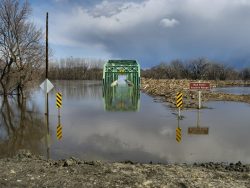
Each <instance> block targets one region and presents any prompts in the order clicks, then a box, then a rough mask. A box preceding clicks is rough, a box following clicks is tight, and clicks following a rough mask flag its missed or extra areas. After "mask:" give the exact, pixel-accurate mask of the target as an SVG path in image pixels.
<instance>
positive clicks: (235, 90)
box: [212, 87, 250, 95]
mask: <svg viewBox="0 0 250 188" xmlns="http://www.w3.org/2000/svg"><path fill="white" fill-rule="evenodd" d="M212 91H214V92H220V93H229V94H234V95H250V87H222V88H214V89H213V90H212Z"/></svg>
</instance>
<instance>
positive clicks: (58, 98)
mask: <svg viewBox="0 0 250 188" xmlns="http://www.w3.org/2000/svg"><path fill="white" fill-rule="evenodd" d="M56 107H57V109H58V125H57V127H56V137H57V139H58V140H61V139H62V125H61V115H60V108H61V107H62V94H61V93H59V92H58V93H56Z"/></svg>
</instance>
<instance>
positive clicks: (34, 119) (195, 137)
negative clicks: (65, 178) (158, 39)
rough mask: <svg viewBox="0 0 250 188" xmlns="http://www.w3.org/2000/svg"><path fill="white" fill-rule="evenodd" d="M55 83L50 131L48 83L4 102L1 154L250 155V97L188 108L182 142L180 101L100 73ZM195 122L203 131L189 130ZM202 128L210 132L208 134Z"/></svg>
mask: <svg viewBox="0 0 250 188" xmlns="http://www.w3.org/2000/svg"><path fill="white" fill-rule="evenodd" d="M53 84H54V85H55V89H53V90H52V91H51V92H50V93H49V113H50V118H49V120H50V121H49V132H48V131H47V128H46V126H45V124H44V94H43V92H42V91H41V90H40V89H38V90H37V91H35V92H34V93H33V94H32V95H31V97H30V98H29V99H27V101H26V109H24V108H23V109H22V110H20V107H18V105H17V103H16V101H15V100H14V99H12V98H10V99H9V100H8V105H7V104H5V105H4V106H3V107H2V110H1V115H0V118H1V119H0V120H1V125H0V156H1V157H5V156H11V155H14V154H15V152H16V151H17V150H18V149H30V150H31V151H32V152H34V153H37V154H41V155H44V156H48V157H50V158H54V159H61V158H66V157H70V156H75V157H78V158H81V159H86V160H106V161H124V160H131V161H137V162H146V163H148V162H150V161H152V162H153V163H157V162H161V163H173V162H186V163H193V162H205V161H214V162H222V161H224V162H237V161H239V160H240V161H242V162H245V163H250V148H249V143H250V137H249V132H250V123H249V122H250V121H249V120H250V116H249V113H250V105H249V104H245V103H237V102H209V103H206V104H203V105H205V106H207V107H209V108H206V109H202V110H200V111H198V110H185V111H181V115H183V116H184V118H183V119H182V120H180V121H179V127H180V128H181V129H182V130H181V131H182V132H181V133H182V138H181V142H180V143H178V142H177V141H176V128H177V127H178V120H177V117H176V115H175V114H176V109H170V108H169V107H168V105H167V104H166V103H160V102H157V101H155V100H154V99H153V98H152V97H150V96H148V95H146V94H144V93H139V92H136V91H135V90H133V89H131V88H125V87H121V88H120V89H119V88H116V89H115V88H111V89H110V90H109V91H106V92H103V90H102V85H101V82H97V81H54V82H53ZM118 87H119V86H118ZM57 91H60V92H61V93H62V95H63V101H62V103H63V106H62V108H61V111H60V113H61V117H60V121H61V125H62V139H61V140H57V138H56V127H57V125H58V110H57V108H56V104H55V100H56V99H55V93H56V92H57ZM106 94H108V95H109V96H106ZM110 96H112V97H110ZM20 119H21V121H20ZM197 127H198V128H197ZM188 129H192V130H196V133H197V134H189V133H188ZM201 129H206V130H207V131H208V132H206V131H205V132H204V131H203V134H201V133H202V132H199V130H201ZM197 130H198V131H197ZM198 133H200V134H198ZM206 133H207V134H206Z"/></svg>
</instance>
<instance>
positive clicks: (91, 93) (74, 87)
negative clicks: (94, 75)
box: [54, 81, 102, 99]
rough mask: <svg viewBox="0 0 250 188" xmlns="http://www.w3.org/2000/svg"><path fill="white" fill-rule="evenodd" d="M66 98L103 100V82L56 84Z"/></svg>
mask: <svg viewBox="0 0 250 188" xmlns="http://www.w3.org/2000/svg"><path fill="white" fill-rule="evenodd" d="M54 83H55V85H56V87H57V89H59V90H60V91H61V92H62V93H63V95H64V97H67V98H76V99H81V98H101V97H102V87H101V86H102V82H101V81H59V82H58V84H57V82H54Z"/></svg>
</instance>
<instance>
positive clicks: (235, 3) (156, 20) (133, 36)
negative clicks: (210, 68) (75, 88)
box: [30, 0, 250, 68]
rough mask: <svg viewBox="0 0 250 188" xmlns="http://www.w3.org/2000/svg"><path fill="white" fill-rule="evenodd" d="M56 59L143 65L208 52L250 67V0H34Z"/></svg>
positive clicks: (207, 55)
mask: <svg viewBox="0 0 250 188" xmlns="http://www.w3.org/2000/svg"><path fill="white" fill-rule="evenodd" d="M30 2H31V6H32V8H33V13H32V18H31V19H32V21H34V22H35V23H36V24H37V25H38V26H41V27H44V23H45V14H46V11H48V12H49V27H50V28H49V44H50V47H51V48H52V49H53V51H54V58H60V57H69V56H73V57H84V58H96V59H112V58H118V59H119V58H120V59H136V60H138V61H139V63H140V64H141V65H142V67H144V68H145V67H151V66H154V65H156V64H159V63H160V62H162V61H170V60H173V59H183V60H188V59H193V58H197V57H205V58H209V59H212V60H216V61H220V62H223V63H227V64H230V65H234V66H238V67H244V66H250V0H103V1H102V0H47V1H44V0H31V1H30Z"/></svg>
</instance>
